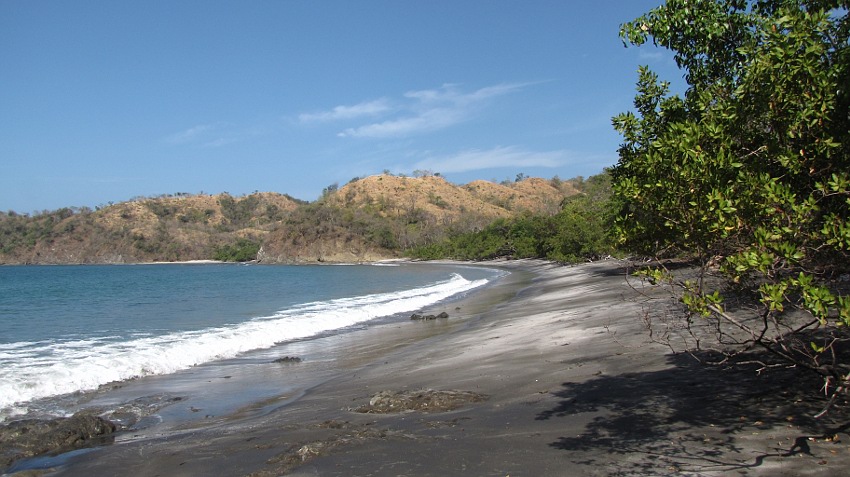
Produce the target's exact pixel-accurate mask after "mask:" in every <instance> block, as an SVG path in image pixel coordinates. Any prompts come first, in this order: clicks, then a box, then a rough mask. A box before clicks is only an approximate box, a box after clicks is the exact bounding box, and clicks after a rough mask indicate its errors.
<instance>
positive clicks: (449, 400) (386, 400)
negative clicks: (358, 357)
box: [355, 389, 489, 414]
mask: <svg viewBox="0 0 850 477" xmlns="http://www.w3.org/2000/svg"><path fill="white" fill-rule="evenodd" d="M488 398H489V396H487V395H486V394H479V393H475V392H472V391H435V390H433V389H427V390H420V391H381V392H379V393H377V394H375V395H374V396H372V398H371V399H370V400H369V404H368V405H365V406H361V407H359V408H357V409H355V411H356V412H361V413H375V414H389V413H397V412H405V411H419V412H445V411H452V410H454V409H457V408H459V407H462V406H464V405H465V404H469V403H473V402H481V401H486V400H487V399H488Z"/></svg>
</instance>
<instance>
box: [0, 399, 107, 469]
mask: <svg viewBox="0 0 850 477" xmlns="http://www.w3.org/2000/svg"><path fill="white" fill-rule="evenodd" d="M115 429H116V426H115V424H114V423H112V422H110V421H107V420H106V419H103V418H102V417H100V416H96V415H94V414H92V413H90V412H86V411H82V412H78V413H77V414H74V415H73V416H71V417H62V418H57V419H50V420H39V419H28V420H23V421H14V422H11V423H9V424H7V425H4V426H2V427H0V471H2V470H4V469H5V468H7V467H9V466H10V465H12V464H13V463H14V462H15V461H18V460H21V459H26V458H28V457H33V456H37V455H40V454H45V453H47V452H54V451H61V450H71V449H79V448H82V447H87V446H90V445H94V444H102V443H106V439H107V438H108V437H109V436H110V435H111V434H112V433H114V432H115Z"/></svg>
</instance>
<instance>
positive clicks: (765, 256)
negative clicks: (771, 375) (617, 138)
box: [612, 0, 850, 392]
mask: <svg viewBox="0 0 850 477" xmlns="http://www.w3.org/2000/svg"><path fill="white" fill-rule="evenodd" d="M848 7H850V2H847V1H837V0H833V1H829V0H760V1H755V0H668V1H667V2H666V4H665V5H663V6H661V7H658V8H656V9H654V10H652V11H650V12H649V13H647V14H645V15H644V16H641V17H640V18H638V19H636V20H634V21H632V22H630V23H626V24H624V25H623V26H622V29H621V37H622V38H623V40H624V42H625V43H627V44H633V45H641V44H644V43H646V42H647V41H649V40H650V39H651V40H652V42H653V43H655V44H656V45H660V46H663V47H665V48H668V49H669V50H671V51H672V52H673V54H674V58H675V60H676V62H677V64H678V65H679V67H680V68H682V69H683V70H684V72H685V80H686V81H687V85H688V87H687V91H686V92H685V93H684V97H679V96H676V95H671V94H670V92H669V84H668V83H666V82H661V81H659V79H658V77H657V75H656V74H654V73H653V72H651V71H650V70H649V69H648V68H646V67H642V68H641V69H640V71H639V78H638V83H637V96H636V98H635V103H634V105H635V110H636V112H635V113H631V112H627V113H624V114H621V115H619V116H617V117H615V118H614V119H613V124H614V127H615V129H616V130H617V131H618V132H620V133H621V134H622V135H623V137H624V143H623V144H622V145H621V147H620V150H619V154H620V160H619V163H618V164H617V166H616V167H615V168H614V169H613V171H612V177H613V181H614V190H615V194H616V197H617V198H618V200H620V201H621V204H622V206H621V208H620V212H619V218H618V220H617V224H616V228H617V234H618V236H619V238H620V240H621V241H622V243H623V244H625V245H627V246H628V247H630V248H631V249H632V250H636V251H639V252H642V253H646V254H651V255H655V256H657V257H663V256H665V255H666V256H670V255H673V254H677V253H682V252H686V253H689V254H691V255H692V256H693V257H694V258H695V260H696V261H697V263H698V264H699V266H700V274H699V275H698V277H696V278H695V279H693V280H681V279H677V278H676V277H674V276H673V275H672V274H670V273H668V272H667V271H665V270H661V269H652V270H648V271H645V272H644V276H647V277H649V278H651V279H652V280H653V281H661V282H665V283H668V284H671V285H675V286H677V287H678V288H679V289H680V292H681V300H682V301H683V302H684V303H685V304H686V305H687V308H688V310H689V312H690V315H689V316H688V317H686V318H685V324H684V328H683V329H684V330H686V332H687V333H692V332H693V331H694V330H693V327H692V324H695V323H712V326H713V328H712V329H713V330H714V331H715V333H716V335H717V337H718V338H719V339H720V341H721V342H725V343H728V342H730V341H734V342H735V343H736V344H738V345H739V346H737V347H735V348H723V349H722V350H721V351H722V353H723V354H722V356H723V357H722V359H721V361H724V362H726V361H728V360H730V359H732V358H734V357H736V356H741V354H742V353H747V352H749V351H750V350H752V349H754V348H759V349H761V350H762V351H763V353H764V355H765V356H766V357H765V358H764V359H761V358H760V359H759V362H760V363H761V364H762V365H763V366H764V367H771V366H779V365H787V364H790V365H794V366H798V367H800V368H801V369H808V370H811V371H814V372H817V373H819V374H820V375H822V376H823V378H824V379H825V381H826V382H825V386H826V389H827V390H829V391H830V392H836V391H837V392H840V391H843V390H845V389H846V386H847V385H848V379H850V366H848V363H847V362H845V360H843V359H842V358H841V352H842V351H843V349H844V348H845V343H847V340H848V335H847V333H846V332H845V330H846V329H847V328H846V327H847V325H850V297H848V296H847V295H846V292H845V294H842V293H841V292H840V291H837V290H836V289H835V287H834V286H830V283H831V282H830V280H831V279H834V278H837V277H838V276H840V274H842V273H845V272H846V271H847V268H848V264H850V261H848V258H850V256H848V255H850V254H849V253H848V252H850V225H848V223H847V218H848V217H850V91H848V85H850V43H848V33H849V32H850V20H848ZM715 263H719V268H718V270H719V271H720V272H721V273H722V276H723V277H724V278H725V279H726V280H727V281H725V282H722V283H717V284H716V285H709V283H715V282H711V281H707V280H705V279H704V278H705V274H706V273H707V272H708V271H711V270H713V268H712V265H713V264H715ZM733 292H735V293H737V295H736V294H735V293H733ZM747 294H751V295H750V296H752V297H753V302H754V303H755V304H756V305H758V307H759V308H758V311H757V312H756V313H755V314H751V315H748V316H750V317H754V319H746V320H745V319H744V318H742V315H741V314H740V313H739V314H736V313H737V312H734V311H732V310H731V306H727V305H728V300H729V299H730V298H731V297H732V296H739V297H746V296H748V295H747ZM801 312H802V313H803V314H801ZM695 316H697V317H703V318H704V319H705V320H706V321H703V322H700V321H694V320H693V318H694V317H695ZM721 324H723V326H721ZM726 325H731V327H732V329H734V330H736V331H735V332H727V331H724V330H727V329H728V328H724V326H726ZM691 336H693V337H694V338H696V335H691ZM689 346H692V347H695V348H699V347H700V346H701V342H700V341H699V340H695V341H691V342H690V345H689Z"/></svg>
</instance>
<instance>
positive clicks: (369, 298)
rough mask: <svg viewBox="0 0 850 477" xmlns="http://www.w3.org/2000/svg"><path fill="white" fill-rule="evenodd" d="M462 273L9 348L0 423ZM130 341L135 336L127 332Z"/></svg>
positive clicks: (418, 299) (397, 302)
mask: <svg viewBox="0 0 850 477" xmlns="http://www.w3.org/2000/svg"><path fill="white" fill-rule="evenodd" d="M486 283H487V280H476V281H470V280H467V279H465V278H463V277H461V276H460V275H456V274H455V275H453V276H452V278H451V279H450V280H447V281H445V282H441V283H436V284H434V285H431V286H426V287H422V288H415V289H412V290H404V291H400V292H393V293H383V294H373V295H365V296H358V297H351V298H342V299H336V300H331V301H327V302H314V303H305V304H302V305H298V306H295V307H292V308H289V309H286V310H282V311H280V312H278V313H275V314H274V315H272V316H266V317H258V318H255V319H252V320H250V321H246V322H243V323H239V324H235V325H229V326H223V327H217V328H208V329H204V330H199V331H186V332H179V333H169V334H165V335H161V336H148V337H132V338H129V339H127V340H120V339H117V337H114V336H112V337H106V338H87V339H85V340H77V341H41V342H27V343H23V342H21V343H12V344H8V345H4V346H3V347H2V348H0V420H2V419H3V417H2V416H3V415H6V416H9V415H13V414H15V413H16V411H15V410H16V409H17V410H18V411H19V410H20V409H21V405H25V404H26V402H28V401H31V400H34V399H39V398H45V397H50V396H57V395H61V394H66V393H71V392H76V391H85V390H92V389H96V388H97V387H98V386H100V385H102V384H106V383H109V382H114V381H123V380H128V379H133V378H137V377H141V376H147V375H154V374H167V373H172V372H175V371H179V370H181V369H186V368H189V367H191V366H195V365H198V364H202V363H206V362H210V361H214V360H218V359H226V358H232V357H235V356H237V355H239V354H241V353H245V352H247V351H251V350H257V349H264V348H269V347H271V346H274V345H275V344H277V343H281V342H286V341H290V340H295V339H299V338H306V337H310V336H315V335H317V334H319V333H322V332H326V331H331V330H336V329H341V328H345V327H348V326H352V325H356V324H358V323H362V322H365V321H368V320H371V319H374V318H378V317H382V316H389V315H393V314H395V313H404V312H410V311H416V310H419V309H421V308H423V307H426V306H428V305H431V304H433V303H436V302H438V301H440V300H443V299H445V298H448V297H450V296H452V295H455V294H458V293H461V292H464V291H468V290H471V289H473V288H477V287H480V286H482V285H484V284H486ZM130 335H131V336H132V334H130Z"/></svg>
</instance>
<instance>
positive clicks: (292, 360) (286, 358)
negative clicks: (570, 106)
mask: <svg viewBox="0 0 850 477" xmlns="http://www.w3.org/2000/svg"><path fill="white" fill-rule="evenodd" d="M272 362H273V363H300V362H301V358H299V357H298V356H283V357H281V358H277V359H276V360H274V361H272Z"/></svg>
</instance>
